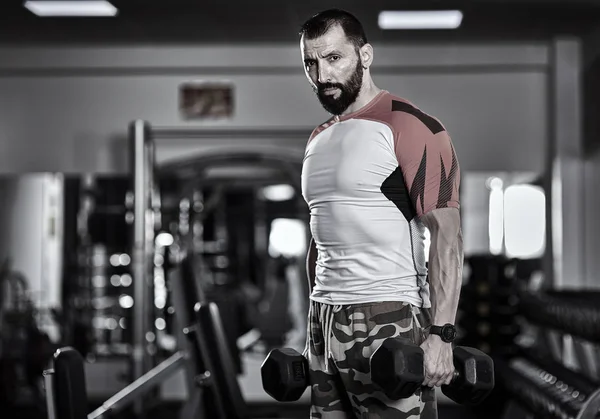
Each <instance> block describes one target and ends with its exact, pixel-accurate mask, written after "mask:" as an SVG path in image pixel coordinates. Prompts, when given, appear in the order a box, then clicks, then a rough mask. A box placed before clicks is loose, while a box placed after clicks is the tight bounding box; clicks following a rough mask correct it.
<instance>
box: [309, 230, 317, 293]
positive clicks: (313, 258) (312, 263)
mask: <svg viewBox="0 0 600 419" xmlns="http://www.w3.org/2000/svg"><path fill="white" fill-rule="evenodd" d="M316 265H317V245H316V244H315V239H313V238H311V239H310V244H309V245H308V252H307V254H306V275H307V276H308V292H309V294H310V293H311V292H312V290H313V288H314V287H315V268H316Z"/></svg>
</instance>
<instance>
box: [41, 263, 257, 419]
mask: <svg viewBox="0 0 600 419" xmlns="http://www.w3.org/2000/svg"><path fill="white" fill-rule="evenodd" d="M190 272H191V269H190V267H189V262H188V261H187V260H184V261H182V263H181V264H180V265H179V266H178V267H176V268H175V269H174V270H173V271H171V274H170V278H171V283H172V285H173V297H174V299H175V300H176V306H177V307H178V309H177V311H176V317H177V322H178V323H182V324H190V326H189V327H184V328H181V327H180V328H179V329H180V330H181V332H182V335H181V337H183V338H184V339H183V341H182V344H181V346H182V349H181V350H180V351H178V352H177V353H175V354H174V355H172V356H170V357H169V358H168V359H166V360H165V361H163V362H161V363H160V364H159V365H157V366H156V367H154V368H152V369H151V370H149V371H148V372H146V373H145V374H143V375H142V376H141V377H140V378H138V379H137V380H135V381H134V382H133V383H131V384H130V385H128V386H127V387H125V388H124V389H123V390H121V391H119V392H118V393H117V394H115V395H114V396H113V397H111V398H109V399H108V400H107V401H106V402H105V403H103V404H102V406H100V407H99V408H97V409H96V410H94V411H93V412H91V413H89V414H88V413H87V411H88V408H87V393H86V382H85V371H84V360H83V358H82V356H81V355H80V354H79V353H78V352H77V351H76V350H74V349H73V348H70V347H66V348H61V349H59V350H58V351H56V353H55V354H54V359H53V368H52V369H49V370H47V371H45V373H44V378H45V386H46V400H47V409H48V418H49V419H61V418H71V419H97V418H104V417H110V415H112V414H114V413H118V412H119V411H122V410H123V409H125V408H126V407H128V406H129V405H130V404H132V403H134V402H136V401H138V402H139V401H140V400H141V399H142V397H143V396H144V395H145V394H147V393H148V392H149V391H151V390H152V389H154V388H155V387H157V386H158V385H160V384H161V383H162V382H163V381H164V380H165V379H166V378H168V377H169V376H170V375H171V374H173V373H174V372H175V371H177V370H178V369H179V368H184V371H185V372H186V374H187V383H188V389H189V393H190V394H189V398H188V401H187V402H186V403H185V404H184V406H183V408H182V409H181V411H180V414H179V417H180V418H181V419H189V418H200V417H211V418H212V417H214V418H217V419H230V418H231V419H243V418H246V417H247V413H246V412H247V408H246V405H245V402H244V399H243V397H242V394H241V390H240V388H239V384H238V382H237V376H236V373H235V371H234V363H233V359H232V356H231V354H230V351H229V348H228V344H227V340H226V337H225V333H224V330H223V326H222V323H221V318H220V315H219V311H218V308H217V306H216V304H215V303H207V304H201V303H199V302H198V299H197V298H196V297H197V294H196V293H195V289H194V288H195V281H194V280H193V278H191V277H190V276H189V275H190ZM205 392H207V393H208V394H207V395H208V396H209V397H203V396H204V395H205ZM207 400H209V401H210V408H206V406H203V405H202V404H203V403H204V402H206V401H207Z"/></svg>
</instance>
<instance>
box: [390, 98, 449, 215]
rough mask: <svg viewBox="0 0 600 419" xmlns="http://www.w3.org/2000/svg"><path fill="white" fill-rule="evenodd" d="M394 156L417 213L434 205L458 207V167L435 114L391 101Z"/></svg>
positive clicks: (434, 207) (426, 211)
mask: <svg viewBox="0 0 600 419" xmlns="http://www.w3.org/2000/svg"><path fill="white" fill-rule="evenodd" d="M392 108H393V117H392V121H393V122H392V125H393V128H394V135H395V138H394V146H395V151H396V157H397V159H398V164H399V167H400V170H401V171H402V174H403V176H404V181H405V183H406V187H407V188H408V192H409V196H410V201H411V202H412V204H413V206H414V208H415V210H416V214H417V216H419V217H420V216H422V215H424V214H427V213H428V212H429V211H431V210H434V209H437V208H449V207H452V208H460V202H459V186H460V168H459V164H458V159H457V157H456V152H455V151H454V146H453V144H452V140H451V138H450V136H449V134H448V132H447V131H446V129H445V128H444V127H443V125H442V124H441V123H440V122H439V121H438V120H437V119H435V118H433V117H431V116H429V115H426V114H424V113H423V112H421V111H420V110H418V109H416V108H414V107H413V106H411V105H409V104H407V103H404V102H398V101H394V102H393V105H392Z"/></svg>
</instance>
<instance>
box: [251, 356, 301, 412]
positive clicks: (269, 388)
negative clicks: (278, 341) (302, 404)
mask: <svg viewBox="0 0 600 419" xmlns="http://www.w3.org/2000/svg"><path fill="white" fill-rule="evenodd" d="M260 374H261V378H262V383H263V389H264V390H265V392H266V393H267V394H268V395H269V396H271V397H273V398H274V399H275V400H277V401H280V402H288V401H296V400H298V399H299V398H300V397H301V396H302V394H304V391H305V390H306V387H307V386H308V361H307V360H306V358H305V357H304V356H302V355H301V354H299V353H298V352H297V351H295V350H293V349H290V348H283V349H273V350H272V351H271V352H269V355H267V357H266V358H265V360H264V361H263V363H262V365H261V367H260Z"/></svg>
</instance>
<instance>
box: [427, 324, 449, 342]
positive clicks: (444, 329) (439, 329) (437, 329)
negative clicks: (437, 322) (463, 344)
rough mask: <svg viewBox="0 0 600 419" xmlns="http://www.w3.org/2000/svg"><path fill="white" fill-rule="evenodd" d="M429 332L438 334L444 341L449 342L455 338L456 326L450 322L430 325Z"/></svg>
mask: <svg viewBox="0 0 600 419" xmlns="http://www.w3.org/2000/svg"><path fill="white" fill-rule="evenodd" d="M429 333H431V334H434V335H439V336H440V337H441V338H442V340H443V341H444V342H446V343H451V342H453V341H454V339H455V338H456V327H455V326H454V325H453V324H450V323H446V324H445V325H443V326H430V327H429Z"/></svg>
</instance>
